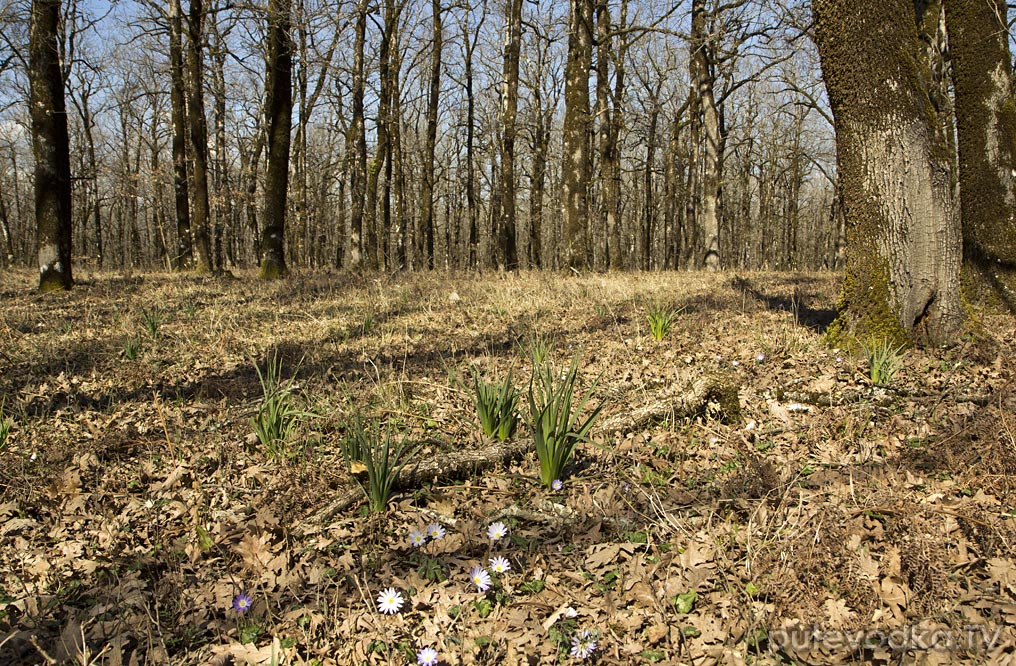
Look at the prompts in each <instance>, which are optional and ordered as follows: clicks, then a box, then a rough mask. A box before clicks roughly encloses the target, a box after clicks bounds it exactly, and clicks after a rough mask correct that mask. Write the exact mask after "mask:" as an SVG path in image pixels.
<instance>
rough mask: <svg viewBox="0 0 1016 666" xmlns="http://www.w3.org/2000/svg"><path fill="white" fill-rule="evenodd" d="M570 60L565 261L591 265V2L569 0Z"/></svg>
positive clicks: (564, 187)
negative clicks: (589, 226) (589, 192)
mask: <svg viewBox="0 0 1016 666" xmlns="http://www.w3.org/2000/svg"><path fill="white" fill-rule="evenodd" d="M569 4H570V6H571V11H570V19H569V23H568V59H567V61H566V63H565V74H564V76H565V79H564V127H563V129H562V131H563V133H564V146H563V151H562V164H561V178H562V193H561V199H562V201H561V204H562V213H563V224H564V230H563V233H564V238H563V239H562V240H563V241H564V247H563V248H562V250H563V256H562V259H563V261H564V264H565V265H566V266H569V267H571V268H575V269H579V268H581V269H584V268H586V267H587V266H588V264H589V258H588V251H589V239H588V234H587V230H588V223H589V197H588V189H587V188H588V185H589V172H590V160H589V68H590V67H591V66H592V57H593V56H592V43H593V36H592V21H593V16H592V14H593V9H592V0H570V1H569Z"/></svg>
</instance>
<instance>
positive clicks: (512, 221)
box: [500, 0, 522, 270]
mask: <svg viewBox="0 0 1016 666" xmlns="http://www.w3.org/2000/svg"><path fill="white" fill-rule="evenodd" d="M505 9H506V11H505V23H504V68H503V71H502V81H501V89H502V90H501V127H502V136H501V179H500V185H501V196H500V203H501V225H500V226H501V237H502V241H501V245H502V248H503V250H504V266H505V268H507V269H508V270H515V269H516V268H518V264H519V257H518V245H517V240H516V234H517V231H516V215H515V138H516V135H517V134H518V128H517V127H516V123H515V120H516V117H517V115H518V107H519V55H520V51H521V42H522V0H508V3H507V6H506V8H505Z"/></svg>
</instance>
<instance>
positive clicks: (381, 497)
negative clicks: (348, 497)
mask: <svg viewBox="0 0 1016 666" xmlns="http://www.w3.org/2000/svg"><path fill="white" fill-rule="evenodd" d="M341 447H342V455H343V456H344V457H345V459H346V463H347V464H348V465H349V468H350V471H352V472H353V477H354V478H355V479H356V482H357V483H359V484H360V488H362V489H363V493H364V495H366V496H367V504H368V506H369V508H370V511H371V513H381V512H382V511H384V510H385V508H386V507H387V506H388V500H389V498H390V497H391V494H392V489H393V487H394V485H395V479H396V478H397V477H398V475H399V472H401V471H402V469H403V468H404V467H405V466H406V465H407V464H409V462H410V461H411V460H412V459H413V458H414V457H415V456H416V454H417V453H418V452H419V450H420V447H419V446H417V447H415V448H412V447H411V445H410V443H409V437H408V436H404V437H402V438H401V439H400V440H399V441H398V442H397V443H396V442H394V441H393V436H392V428H391V427H387V428H385V429H384V432H383V433H382V432H381V424H380V423H379V422H378V421H377V420H371V421H370V422H369V423H368V424H367V425H364V421H363V419H361V418H360V417H359V416H356V417H354V418H353V419H352V420H351V421H350V423H349V429H348V432H347V434H346V438H345V439H344V440H343V441H342V444H341ZM364 477H366V482H364Z"/></svg>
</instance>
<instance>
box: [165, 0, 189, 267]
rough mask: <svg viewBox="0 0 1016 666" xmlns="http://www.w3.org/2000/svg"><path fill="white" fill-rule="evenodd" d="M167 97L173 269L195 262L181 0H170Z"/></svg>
mask: <svg viewBox="0 0 1016 666" xmlns="http://www.w3.org/2000/svg"><path fill="white" fill-rule="evenodd" d="M169 78H170V88H169V97H170V104H171V106H172V118H173V196H174V202H175V206H176V235H177V241H176V256H175V257H174V258H173V268H174V269H175V270H189V269H190V268H192V267H193V265H194V251H193V248H192V246H191V224H190V192H189V188H188V180H187V102H186V93H185V88H184V80H183V17H182V16H181V11H180V0H169Z"/></svg>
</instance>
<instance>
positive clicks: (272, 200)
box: [259, 0, 293, 279]
mask: <svg viewBox="0 0 1016 666" xmlns="http://www.w3.org/2000/svg"><path fill="white" fill-rule="evenodd" d="M291 14H292V4H291V2H290V0H269V3H268V72H267V77H266V81H267V82H266V85H265V88H266V90H267V93H268V94H267V100H266V103H265V107H266V108H265V111H266V116H267V120H268V171H267V173H266V175H265V219H264V224H265V229H264V234H263V236H262V255H261V270H260V271H259V277H261V278H262V279H276V278H280V277H284V276H285V275H286V273H287V272H288V269H287V268H286V246H285V229H286V209H287V207H288V200H287V196H288V192H289V142H290V133H291V129H292V124H293V79H292V75H293V43H292V39H291V36H290V34H289V31H290V24H291V21H292V19H291Z"/></svg>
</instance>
